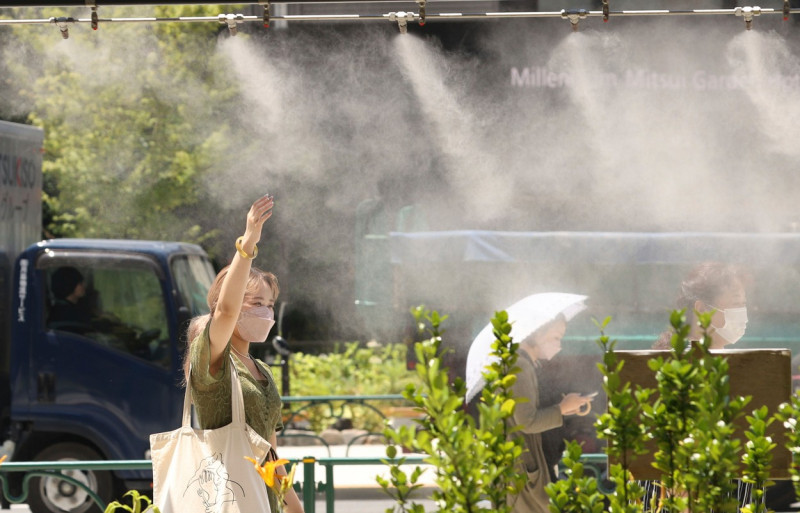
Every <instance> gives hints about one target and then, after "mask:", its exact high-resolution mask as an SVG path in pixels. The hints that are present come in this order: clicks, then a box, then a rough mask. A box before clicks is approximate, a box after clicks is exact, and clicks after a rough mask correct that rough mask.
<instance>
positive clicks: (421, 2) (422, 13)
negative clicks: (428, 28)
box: [417, 0, 427, 27]
mask: <svg viewBox="0 0 800 513" xmlns="http://www.w3.org/2000/svg"><path fill="white" fill-rule="evenodd" d="M417 4H419V26H420V27H423V26H425V5H426V4H427V2H426V0H417Z"/></svg>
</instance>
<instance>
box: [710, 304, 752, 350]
mask: <svg viewBox="0 0 800 513" xmlns="http://www.w3.org/2000/svg"><path fill="white" fill-rule="evenodd" d="M719 311H720V312H722V314H723V315H724V316H725V324H724V325H723V326H722V327H721V328H718V327H716V326H714V325H713V324H712V325H711V326H712V327H713V328H714V329H715V330H716V332H717V333H718V334H719V336H720V337H722V338H724V339H725V341H726V342H728V343H729V344H735V343H736V342H738V341H739V339H740V338H742V337H743V336H744V332H745V330H746V329H747V307H744V306H743V307H741V308H726V309H725V310H719Z"/></svg>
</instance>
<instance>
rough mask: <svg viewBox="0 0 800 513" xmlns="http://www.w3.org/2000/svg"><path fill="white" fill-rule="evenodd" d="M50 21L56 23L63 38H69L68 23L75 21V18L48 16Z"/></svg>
mask: <svg viewBox="0 0 800 513" xmlns="http://www.w3.org/2000/svg"><path fill="white" fill-rule="evenodd" d="M50 23H55V24H56V25H58V29H59V30H60V31H61V37H62V38H64V39H69V24H70V23H75V18H65V17H63V16H62V17H60V18H50Z"/></svg>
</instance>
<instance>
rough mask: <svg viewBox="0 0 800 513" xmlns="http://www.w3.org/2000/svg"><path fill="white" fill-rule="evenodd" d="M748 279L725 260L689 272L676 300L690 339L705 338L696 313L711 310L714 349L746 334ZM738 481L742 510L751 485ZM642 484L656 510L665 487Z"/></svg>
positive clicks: (666, 343) (666, 345) (665, 340)
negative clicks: (682, 312) (657, 497)
mask: <svg viewBox="0 0 800 513" xmlns="http://www.w3.org/2000/svg"><path fill="white" fill-rule="evenodd" d="M747 281H748V280H747V276H746V275H745V274H744V272H743V271H742V270H741V269H740V268H739V267H737V266H735V265H732V264H726V263H722V262H704V263H702V264H699V265H697V266H696V267H695V268H693V269H692V270H691V271H690V272H689V274H688V275H687V276H686V278H684V280H683V281H682V282H681V292H680V297H679V298H678V300H677V302H676V307H677V308H678V309H679V310H684V311H685V312H686V314H685V315H686V319H687V323H688V324H689V325H690V326H691V332H690V333H689V340H691V341H700V340H702V338H703V332H702V329H701V328H700V326H699V324H698V321H697V315H696V314H697V313H705V312H712V311H713V312H714V313H713V315H712V317H711V326H710V327H709V329H708V335H709V336H710V337H711V347H710V348H711V349H712V350H719V349H724V348H725V347H726V346H729V345H732V344H735V343H736V342H738V341H739V339H741V338H742V337H743V336H744V333H745V330H746V329H747V294H746V291H745V285H746V282H747ZM673 333H674V331H673V330H672V329H669V330H667V331H665V332H664V333H662V334H661V336H660V337H659V339H658V340H657V341H656V342H655V343H654V344H653V349H672V346H671V344H670V340H671V338H672V335H673ZM736 482H737V491H736V499H737V502H738V504H739V506H738V509H739V510H741V509H742V508H743V507H744V506H746V505H747V504H748V503H749V502H750V496H751V491H752V490H751V488H752V485H750V484H748V483H745V482H744V481H741V480H737V481H736ZM639 484H640V485H641V486H642V487H644V489H645V507H644V511H646V512H650V511H654V510H653V508H652V507H651V506H652V504H653V503H657V502H658V501H657V500H655V501H654V500H653V499H654V498H656V496H657V495H659V494H663V493H664V489H663V487H662V486H661V485H660V484H659V482H658V481H640V482H639ZM656 509H658V508H656ZM660 511H663V510H660Z"/></svg>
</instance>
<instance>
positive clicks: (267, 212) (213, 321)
mask: <svg viewBox="0 0 800 513" xmlns="http://www.w3.org/2000/svg"><path fill="white" fill-rule="evenodd" d="M272 207H273V199H272V197H271V196H263V197H261V198H259V199H258V200H256V202H255V203H253V205H252V206H251V207H250V211H249V212H248V214H247V224H246V229H245V232H244V235H243V236H241V237H239V238H238V239H237V240H236V244H235V246H236V252H235V253H234V255H233V260H232V261H231V264H230V265H229V266H227V267H225V268H224V269H222V270H221V271H220V272H219V274H217V277H216V279H215V280H214V283H213V284H212V285H211V288H210V289H209V291H208V308H209V312H210V313H209V314H208V315H204V316H201V317H197V318H195V319H193V320H192V323H191V324H190V326H189V330H188V333H187V339H188V341H189V346H188V356H187V358H186V362H185V370H186V373H187V379H186V381H187V386H189V387H191V392H192V398H193V400H194V405H195V411H196V413H197V419H198V421H199V423H200V427H201V428H202V429H215V428H219V427H222V426H224V425H226V424H229V423H230V422H231V420H232V419H231V392H232V391H231V378H230V372H231V365H230V364H231V362H233V364H234V365H235V367H236V371H237V374H238V376H239V382H240V383H241V385H242V395H243V396H244V408H245V420H246V421H247V424H248V425H250V427H252V428H253V429H254V430H255V431H256V432H257V433H258V434H259V435H261V436H262V437H263V438H264V439H266V440H268V441H269V443H270V444H272V448H273V449H275V448H276V447H277V443H276V442H277V440H276V436H275V433H276V432H277V431H279V430H281V429H283V423H282V421H281V398H280V394H279V393H278V389H277V387H276V386H275V381H274V380H273V378H272V373H271V372H270V370H269V367H268V366H267V365H266V364H264V362H262V361H260V360H256V359H254V358H253V357H251V356H250V354H249V351H250V344H251V343H260V342H264V341H265V340H266V339H267V335H268V334H269V330H270V329H271V328H272V325H273V324H274V323H275V321H274V320H273V319H274V313H273V307H274V305H275V300H276V299H277V298H278V292H279V290H278V280H277V278H276V277H275V276H274V275H273V274H271V273H268V272H264V271H260V270H258V269H256V268H254V267H253V266H252V262H253V259H254V258H255V257H256V255H257V254H258V247H257V246H256V243H258V241H259V240H260V239H261V229H262V227H263V226H264V223H265V222H266V220H267V219H269V218H270V217H271V216H272ZM231 353H232V354H233V355H234V358H233V359H231V358H230V355H231ZM190 362H191V375H188V373H189V363H190ZM270 459H273V460H275V459H277V453H276V452H275V451H270ZM277 473H278V474H279V475H286V470H285V469H284V468H283V467H282V466H281V467H278V469H277ZM267 493H268V496H269V501H270V509H271V511H272V512H273V513H276V512H280V511H287V512H289V513H302V511H303V507H302V505H301V503H300V500H299V499H298V497H297V494H296V493H295V492H294V490H293V489H291V488H290V489H289V490H288V492H287V493H286V496H285V498H284V504H277V502H278V500H277V496H276V494H275V492H274V491H273V490H272V489H271V488H267Z"/></svg>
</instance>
